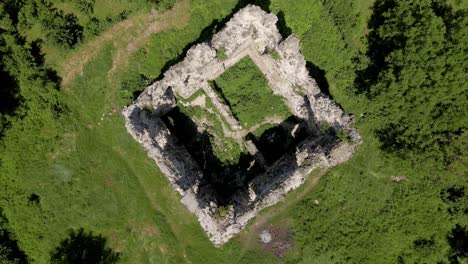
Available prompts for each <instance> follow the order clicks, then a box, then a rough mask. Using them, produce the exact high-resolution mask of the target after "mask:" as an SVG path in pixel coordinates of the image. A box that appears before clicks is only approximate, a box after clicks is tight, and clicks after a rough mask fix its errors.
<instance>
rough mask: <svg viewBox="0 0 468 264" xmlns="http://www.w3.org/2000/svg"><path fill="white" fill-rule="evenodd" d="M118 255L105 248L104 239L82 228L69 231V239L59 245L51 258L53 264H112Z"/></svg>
mask: <svg viewBox="0 0 468 264" xmlns="http://www.w3.org/2000/svg"><path fill="white" fill-rule="evenodd" d="M118 260H119V253H117V252H114V251H113V250H112V249H110V248H108V247H107V246H106V239H105V238H104V237H102V236H100V235H93V233H92V232H85V231H84V229H83V228H80V229H78V230H71V231H70V237H68V238H66V239H65V240H63V241H62V242H61V243H60V246H58V247H57V248H56V249H55V251H54V252H53V253H52V256H51V263H53V264H79V263H90V264H112V263H117V261H118Z"/></svg>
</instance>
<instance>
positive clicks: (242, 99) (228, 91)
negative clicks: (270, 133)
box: [215, 57, 291, 129]
mask: <svg viewBox="0 0 468 264" xmlns="http://www.w3.org/2000/svg"><path fill="white" fill-rule="evenodd" d="M215 82H216V85H217V86H218V87H219V89H220V90H221V93H222V94H223V96H224V98H225V99H226V100H227V101H228V104H229V105H230V106H231V110H232V112H233V113H234V114H235V115H236V117H237V118H238V119H239V122H240V124H241V125H242V126H243V127H245V128H246V129H249V128H250V127H252V126H254V125H256V124H260V123H262V122H263V121H264V120H265V119H266V118H268V117H278V118H280V119H286V118H287V117H288V116H289V115H291V114H290V113H289V110H288V108H287V106H286V105H285V103H284V102H283V99H282V98H281V97H279V96H276V95H274V94H273V92H272V90H271V88H270V87H269V85H268V81H267V80H266V79H265V76H264V75H263V74H262V72H261V71H260V70H259V69H258V68H257V66H256V65H255V63H254V62H253V61H252V59H250V58H249V57H246V58H243V59H242V60H240V61H239V62H238V63H237V64H236V65H234V66H232V67H231V68H229V69H228V70H227V71H226V72H224V73H223V74H222V75H221V76H219V77H218V79H216V80H215Z"/></svg>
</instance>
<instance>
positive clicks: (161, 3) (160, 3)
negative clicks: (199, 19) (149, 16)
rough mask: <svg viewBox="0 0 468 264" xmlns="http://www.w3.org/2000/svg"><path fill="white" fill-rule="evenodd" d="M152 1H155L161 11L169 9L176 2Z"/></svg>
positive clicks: (169, 0)
mask: <svg viewBox="0 0 468 264" xmlns="http://www.w3.org/2000/svg"><path fill="white" fill-rule="evenodd" d="M153 1H156V4H157V7H158V9H159V10H162V11H163V10H167V9H171V8H172V7H173V6H174V5H175V3H176V0H153Z"/></svg>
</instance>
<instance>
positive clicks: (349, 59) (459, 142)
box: [0, 0, 468, 263]
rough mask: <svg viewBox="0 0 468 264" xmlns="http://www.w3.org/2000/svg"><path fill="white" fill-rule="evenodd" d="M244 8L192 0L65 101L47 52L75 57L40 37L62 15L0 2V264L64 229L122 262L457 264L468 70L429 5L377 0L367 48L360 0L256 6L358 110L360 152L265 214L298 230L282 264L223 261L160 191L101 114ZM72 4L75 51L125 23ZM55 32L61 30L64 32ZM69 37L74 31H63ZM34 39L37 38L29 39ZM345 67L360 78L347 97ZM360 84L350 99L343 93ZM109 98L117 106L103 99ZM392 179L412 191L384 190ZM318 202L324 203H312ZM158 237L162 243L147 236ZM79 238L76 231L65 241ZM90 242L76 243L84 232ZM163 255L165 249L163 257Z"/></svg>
mask: <svg viewBox="0 0 468 264" xmlns="http://www.w3.org/2000/svg"><path fill="white" fill-rule="evenodd" d="M66 2H69V1H66ZM171 2H172V1H167V2H166V3H171ZM248 2H249V1H240V2H239V3H238V5H237V6H236V3H237V2H236V1H232V0H231V1H227V0H222V1H220V0H218V1H199V0H193V1H191V2H190V4H191V7H190V8H191V11H190V12H191V16H190V17H191V18H190V19H191V20H190V23H189V24H188V25H187V26H185V27H184V28H181V29H177V30H171V31H166V32H162V33H159V34H155V35H154V36H152V38H151V40H150V42H149V43H148V45H147V46H145V48H143V49H141V50H140V51H139V52H138V53H137V54H136V55H135V56H133V57H132V58H130V59H129V65H130V66H129V67H128V69H129V70H128V72H127V73H125V74H122V75H121V76H119V79H117V81H116V82H115V83H112V84H109V82H108V70H109V69H110V68H111V67H112V57H111V52H110V51H109V49H106V52H105V54H101V55H102V56H101V55H99V56H98V57H97V58H96V59H95V61H94V62H92V63H90V64H89V65H88V66H87V67H86V69H85V70H84V72H83V75H82V76H79V77H78V78H77V79H76V80H75V81H74V84H73V85H72V87H69V89H68V90H67V91H60V89H59V88H60V86H59V83H60V78H59V77H58V76H57V74H56V73H55V72H54V71H53V70H51V69H50V68H48V67H49V66H48V65H47V61H46V60H44V58H43V57H44V54H43V53H42V50H46V51H47V52H48V53H47V54H45V55H46V56H50V55H51V54H52V55H53V56H57V57H60V59H64V58H62V57H63V56H62V55H63V54H55V53H54V50H60V51H62V50H63V52H64V53H72V52H73V51H70V49H69V45H68V44H64V45H62V46H61V47H60V48H59V49H57V47H56V46H55V45H56V44H54V43H53V42H55V41H54V40H49V38H46V37H45V36H46V33H47V31H49V30H51V29H52V28H53V25H52V24H51V23H50V21H48V20H53V19H55V16H56V14H59V13H60V11H59V10H56V9H55V8H54V5H55V4H56V3H57V2H55V1H45V0H24V1H13V0H6V1H2V2H1V3H0V56H1V57H2V59H1V60H0V72H1V75H0V76H1V78H2V82H1V85H0V86H1V87H0V90H1V95H0V108H2V111H3V112H2V115H1V116H0V119H2V120H3V121H4V122H5V125H4V126H6V127H7V129H6V130H5V131H4V137H3V138H2V139H1V141H0V206H2V207H3V208H5V215H6V217H8V219H9V220H10V221H9V223H8V225H0V226H2V227H1V228H0V230H1V231H0V237H2V235H4V234H8V239H7V241H9V242H8V243H7V245H8V246H6V247H5V246H4V245H3V244H2V245H3V248H1V246H0V248H1V249H0V252H1V251H2V250H3V252H7V254H6V255H7V257H5V254H4V255H3V256H2V255H1V254H0V263H1V262H2V261H4V262H5V261H7V260H6V259H8V258H10V257H9V256H10V255H9V254H11V252H16V251H17V250H18V251H21V250H24V251H25V252H26V253H27V254H28V256H29V259H30V260H31V261H32V262H37V263H47V262H49V260H50V259H51V256H50V253H51V250H53V249H54V248H56V247H57V245H58V243H59V241H61V240H62V239H63V234H65V232H66V230H67V229H68V228H70V227H73V226H87V227H90V228H93V230H96V232H99V233H100V234H105V235H106V236H109V237H111V235H112V242H113V243H112V244H113V245H114V243H115V245H117V244H118V245H121V246H122V245H123V247H122V248H123V249H122V255H121V258H122V262H138V263H146V262H148V263H164V262H169V263H183V262H184V261H186V260H189V261H191V262H193V263H201V262H207V261H208V262H212V263H226V262H227V263H257V262H263V263H274V262H275V260H276V261H281V262H283V261H284V262H288V263H340V262H341V263H397V262H402V263H403V262H404V263H437V262H440V263H447V262H452V263H464V261H465V262H466V254H467V253H466V248H467V247H466V241H467V238H466V237H467V231H466V230H467V226H468V223H467V220H466V215H467V214H468V198H467V196H466V192H467V190H468V189H467V188H468V186H467V185H466V164H467V163H466V162H467V155H466V146H468V140H467V137H466V134H467V133H466V132H464V129H465V128H464V127H463V126H462V125H461V124H466V119H463V116H467V115H466V107H465V105H464V101H465V103H466V90H467V89H466V84H465V82H463V81H462V79H461V77H460V76H463V74H465V75H466V73H464V70H465V68H466V63H464V61H467V60H466V52H463V48H462V47H463V44H464V43H466V42H467V41H466V17H465V14H464V13H463V12H465V11H457V12H454V11H452V10H451V8H450V7H449V6H447V5H445V4H442V2H440V1H427V3H426V2H423V1H395V2H393V1H383V2H382V1H378V2H377V4H376V6H375V8H374V11H375V13H374V16H373V18H372V20H371V23H370V29H371V32H370V34H369V38H365V37H364V33H365V32H366V30H367V28H366V27H367V24H366V22H367V19H368V16H367V15H366V14H367V13H368V12H369V11H368V10H367V6H369V5H370V4H369V3H370V2H371V1H367V0H356V1H345V0H337V1H328V0H322V1H310V0H295V1H289V0H272V1H271V3H270V2H269V1H256V2H257V3H260V4H261V5H262V8H264V9H265V10H268V9H271V10H272V11H273V12H275V13H277V14H278V17H279V22H278V25H279V26H280V28H281V32H282V34H283V35H284V36H287V35H289V34H290V33H293V32H294V33H296V34H297V35H298V36H299V38H300V40H301V47H302V50H303V54H304V56H305V58H306V60H307V61H308V64H307V66H308V68H309V69H310V70H311V75H312V76H313V77H314V78H315V79H316V80H317V82H318V83H319V85H320V87H321V88H322V89H323V90H325V91H326V92H327V93H329V94H330V95H331V96H333V98H334V99H336V100H337V102H338V103H340V104H341V105H342V106H343V107H344V109H345V110H346V111H351V112H353V113H355V116H356V126H357V127H358V128H359V130H360V132H361V135H362V137H363V145H362V146H361V147H360V149H359V150H358V152H357V153H356V155H355V156H354V158H353V159H352V160H351V161H349V162H347V163H345V164H342V165H339V166H337V167H336V168H335V169H333V170H332V171H331V172H329V173H328V174H327V175H326V176H324V178H323V179H322V180H321V181H320V182H319V184H318V186H317V187H316V189H314V191H313V192H311V193H306V192H304V193H303V194H302V195H305V199H301V200H300V202H299V203H297V204H295V203H291V205H289V207H287V210H286V211H284V212H280V211H275V208H272V209H271V210H272V211H270V212H271V213H272V214H276V213H278V214H279V218H281V219H287V220H288V221H290V223H291V225H292V228H293V229H294V231H295V239H296V244H295V249H294V251H293V252H292V253H291V256H290V257H287V258H286V259H284V260H277V259H271V258H269V257H268V255H263V253H261V251H259V250H256V251H253V250H251V249H249V248H248V247H247V248H245V247H241V246H240V244H239V242H238V240H234V241H231V242H230V243H228V244H227V245H225V246H224V247H223V249H222V250H219V249H215V248H214V247H213V246H212V245H211V244H210V243H209V242H208V240H207V239H206V236H205V234H204V233H203V231H202V230H201V228H200V227H199V225H198V223H197V221H196V219H195V218H194V217H193V215H191V214H189V213H188V212H186V209H184V208H183V207H182V205H180V204H179V203H178V202H177V199H175V196H174V195H173V192H172V189H171V188H170V186H169V184H168V183H167V180H166V179H165V178H164V177H163V176H162V175H160V172H159V171H157V170H156V169H155V166H154V163H153V162H152V161H150V160H147V159H145V158H144V157H145V153H144V151H143V150H142V149H141V147H140V146H139V145H138V144H137V143H135V142H134V141H133V140H132V139H131V137H130V136H129V135H128V134H127V132H126V131H125V128H124V125H123V120H122V118H121V117H120V115H119V114H118V113H116V114H115V116H114V117H108V114H109V113H112V112H113V110H114V109H116V108H118V107H120V106H122V105H123V103H122V104H120V103H121V102H123V101H124V102H125V103H129V102H130V101H131V100H132V99H133V98H132V97H133V96H136V95H137V93H134V92H137V91H135V89H136V90H139V89H141V87H143V86H144V85H146V83H147V81H148V80H153V79H156V78H157V77H158V76H160V75H161V73H162V71H163V70H164V69H167V68H168V67H169V66H171V65H173V64H174V63H177V62H178V61H180V59H181V58H183V56H184V54H185V52H186V51H187V50H188V48H190V47H191V46H192V45H193V44H194V43H197V42H200V41H207V40H209V37H210V36H211V34H213V32H216V30H219V29H220V28H221V27H222V25H223V22H225V20H226V19H227V18H228V17H230V15H229V14H230V12H231V10H236V9H238V8H239V7H242V6H244V5H245V4H247V3H248ZM410 2H411V3H412V4H409V3H410ZM452 2H457V1H452ZM72 3H73V4H72V5H67V7H70V6H71V9H72V10H71V11H70V10H67V11H66V12H65V11H64V12H62V17H61V18H60V19H62V20H65V16H66V13H69V12H73V13H74V14H75V15H76V17H78V19H79V20H77V19H76V17H74V18H71V19H70V20H71V21H73V20H74V21H73V23H77V24H75V26H76V27H79V25H78V24H81V25H83V26H84V28H83V35H84V36H85V37H82V38H81V39H80V38H79V37H77V38H75V39H80V40H78V41H77V42H76V43H80V42H82V43H83V44H85V42H86V40H87V38H92V37H93V36H94V35H96V34H99V33H100V32H102V30H105V29H106V28H109V27H110V26H111V25H112V24H113V23H115V22H117V21H119V20H121V19H123V18H125V17H127V16H131V15H132V14H133V13H131V12H130V11H128V12H125V11H120V10H119V11H118V12H115V14H109V13H105V14H104V15H98V13H96V12H94V13H93V14H92V15H91V14H88V13H89V12H90V11H91V5H90V4H89V3H91V2H90V1H81V0H76V1H73V2H72ZM66 4H68V3H66ZM81 4H83V7H79V5H81ZM116 4H117V3H116ZM97 6H98V5H97V4H96V7H97ZM168 6H170V4H169V5H168ZM94 9H95V8H93V10H94ZM456 10H462V9H460V8H457V9H456ZM94 11H96V10H94ZM415 18H417V19H415ZM60 23H62V24H60ZM73 23H72V24H73ZM58 24H60V25H62V26H61V28H62V29H63V28H66V26H63V25H66V24H67V22H66V21H62V22H60V21H59V22H58ZM45 25H47V27H45ZM67 30H68V29H66V30H63V31H64V32H68V33H70V34H71V35H73V34H75V32H74V31H73V27H72V29H71V30H70V31H67ZM35 31H38V32H39V33H37V32H35ZM31 32H32V33H31ZM34 33H36V34H34ZM75 35H76V36H79V34H75ZM30 36H35V37H34V38H32V39H27V37H30ZM37 38H42V39H43V42H41V41H38V40H37ZM83 38H84V40H83ZM70 39H72V41H71V42H69V43H73V42H75V41H73V37H72V38H70ZM35 41H36V42H35ZM33 42H35V43H33ZM389 44H390V45H389ZM366 45H368V47H366ZM43 47H45V49H43ZM366 48H368V51H366V50H365V49H366ZM49 52H50V53H49ZM61 56H62V57H61ZM355 61H357V62H359V63H354V62H355ZM356 68H357V69H358V70H359V69H360V70H361V71H358V72H357V74H358V77H359V79H358V81H361V83H359V82H358V83H357V84H358V85H357V86H356V87H354V88H353V85H354V83H353V82H354V79H355V76H356V72H355V70H356ZM130 69H131V70H130ZM362 73H365V74H362ZM120 77H121V78H120ZM4 80H5V82H3V81H4ZM234 80H235V78H234ZM4 84H6V85H4ZM115 86H118V88H117V89H121V90H120V91H122V92H121V93H119V92H117V91H118V90H117V89H115ZM222 88H224V87H222ZM356 88H359V90H360V93H358V94H354V91H355V90H356ZM3 95H6V96H5V97H4V96H3ZM247 95H248V94H247ZM113 96H114V98H115V97H118V98H117V99H116V100H121V101H118V103H115V102H111V101H112V100H109V98H111V97H113ZM64 101H66V104H65V103H64ZM3 102H8V104H3ZM118 104H120V105H118ZM5 109H6V110H5ZM116 112H118V111H116ZM253 112H254V111H253ZM103 113H105V114H106V115H105V119H104V121H101V119H100V118H101V116H103ZM361 113H365V115H363V116H362V117H361V116H360V114H361ZM390 124H392V125H394V127H392V126H390ZM269 128H270V127H269V126H268V125H267V126H265V127H262V128H260V129H259V130H258V131H256V132H255V133H256V134H257V133H260V134H262V132H263V131H265V130H267V129H269ZM386 128H391V129H389V130H385V129H386ZM418 129H419V130H418ZM375 131H379V132H380V133H379V135H381V136H382V137H381V138H380V139H382V140H383V141H384V143H385V142H389V143H390V144H387V145H384V147H385V148H384V150H385V151H386V152H382V151H381V149H380V148H379V147H380V145H381V143H380V141H379V140H380V139H379V138H375V137H374V133H375ZM338 133H339V132H338ZM413 137H414V138H415V141H414V142H413V141H412V138H413ZM345 138H346V136H345V135H342V139H343V140H344V139H345ZM209 144H210V141H209V138H208V140H207V142H206V143H205V145H209ZM413 145H414V146H413ZM396 146H398V149H397V147H396ZM400 146H401V147H400ZM389 153H390V154H389ZM393 153H397V154H400V155H401V156H402V157H409V158H405V159H400V158H395V157H394V155H393ZM426 157H429V158H430V159H429V158H427V159H426ZM416 158H417V159H416ZM434 160H437V162H434ZM440 161H442V162H440ZM447 161H448V162H447ZM441 163H442V164H443V165H440V164H441ZM394 175H403V176H404V177H405V178H406V179H407V180H406V181H404V182H400V183H396V182H393V181H392V180H391V176H394ZM108 179H111V182H110V183H109V182H108ZM104 183H105V184H106V185H105V184H104ZM107 184H109V186H108V185H107ZM288 198H289V197H288ZM314 199H318V200H319V201H320V204H319V205H315V206H313V200H314ZM290 202H291V201H290V200H289V199H286V203H290ZM270 212H269V213H270ZM135 220H136V222H137V223H135ZM138 221H141V222H138ZM5 227H6V228H5ZM147 227H151V228H149V229H147ZM153 227H157V229H158V231H160V234H159V233H158V235H156V236H147V234H148V232H147V230H152V228H153ZM79 234H80V231H79V230H75V231H74V235H75V237H77V236H79ZM88 235H89V233H86V232H84V231H83V232H82V237H86V236H88ZM243 235H245V233H244V234H243ZM243 235H242V236H243ZM247 235H248V234H247ZM114 236H115V237H117V239H115V241H114ZM242 236H240V239H242ZM95 238H96V236H92V238H91V239H90V240H88V241H90V243H91V244H92V245H93V244H94V245H96V244H98V247H97V248H98V249H102V250H103V251H104V252H108V251H106V250H109V248H107V247H101V246H99V241H101V242H102V240H103V238H102V237H100V238H99V236H98V239H97V240H96V239H95ZM16 240H18V241H19V243H18V244H16V242H14V241H16ZM96 241H97V242H98V243H95V242H96ZM123 241H124V242H123ZM11 243H12V244H11ZM120 243H123V244H120ZM18 245H19V246H20V247H21V248H18V247H17V246H18ZM71 245H75V244H74V242H73V240H71V239H67V240H65V241H64V247H62V248H61V251H55V252H54V253H57V252H61V253H64V252H66V249H67V248H70V247H71ZM88 245H89V244H88ZM159 246H161V247H162V248H163V249H165V250H167V254H163V253H160V252H159V251H158V247H159ZM163 246H165V247H163ZM73 248H74V249H77V248H80V247H73ZM115 248H117V246H116V247H115ZM120 249H121V248H120V247H119V250H120ZM159 249H161V248H159ZM68 252H70V251H68ZM72 252H76V251H72ZM181 252H182V253H181ZM239 252H242V253H239ZM296 253H297V254H296ZM15 255H16V253H15ZM23 256H24V255H23ZM62 256H64V255H63V254H62ZM70 256H73V254H71V255H70ZM75 256H76V255H75ZM259 256H260V257H259ZM14 258H18V257H14ZM10 259H11V258H10ZM24 259H26V257H25V256H24ZM62 259H63V258H62ZM8 261H10V260H8ZM7 263H8V262H7Z"/></svg>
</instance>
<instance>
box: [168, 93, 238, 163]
mask: <svg viewBox="0 0 468 264" xmlns="http://www.w3.org/2000/svg"><path fill="white" fill-rule="evenodd" d="M201 98H204V99H203V104H204V106H198V105H190V103H191V102H193V101H194V100H197V99H198V100H200V99H201ZM177 106H178V107H179V110H180V111H181V112H182V113H184V114H185V115H187V116H188V117H190V118H191V119H192V120H194V121H196V122H197V123H203V126H202V127H203V129H205V130H206V131H207V132H208V133H209V135H210V142H211V144H212V146H213V152H214V154H215V155H216V157H217V158H218V159H219V160H220V161H221V162H223V163H226V164H234V163H237V162H238V160H239V157H240V155H241V154H242V153H245V152H246V150H245V149H243V148H241V146H240V145H239V143H238V142H237V141H236V140H234V139H233V138H230V137H227V136H225V133H224V132H225V131H224V130H226V131H228V128H229V125H228V124H226V123H225V122H224V120H223V118H222V116H221V114H220V113H219V112H218V110H217V109H216V107H215V106H214V104H213V103H212V102H211V100H210V99H209V98H208V97H207V96H206V94H205V93H204V92H203V90H201V89H200V90H198V91H197V92H196V93H195V94H194V95H192V96H191V97H190V98H188V99H187V100H184V99H178V104H177Z"/></svg>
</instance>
